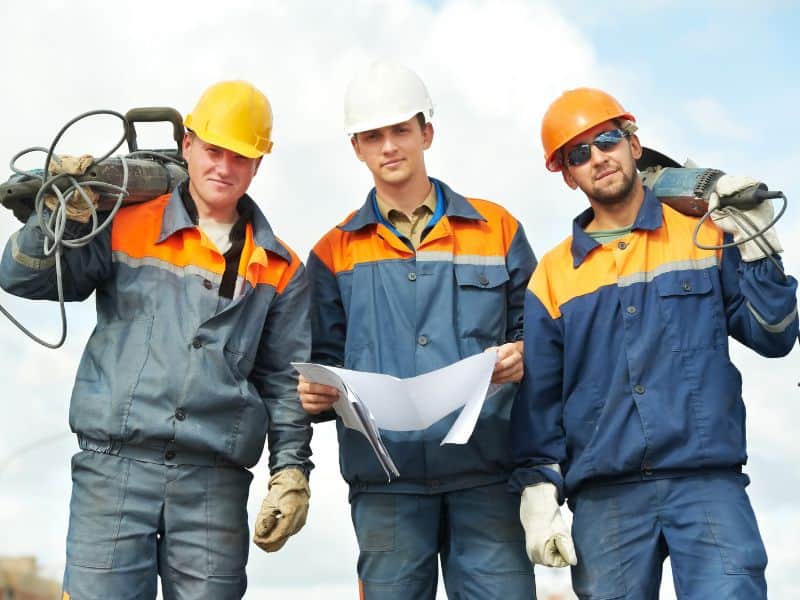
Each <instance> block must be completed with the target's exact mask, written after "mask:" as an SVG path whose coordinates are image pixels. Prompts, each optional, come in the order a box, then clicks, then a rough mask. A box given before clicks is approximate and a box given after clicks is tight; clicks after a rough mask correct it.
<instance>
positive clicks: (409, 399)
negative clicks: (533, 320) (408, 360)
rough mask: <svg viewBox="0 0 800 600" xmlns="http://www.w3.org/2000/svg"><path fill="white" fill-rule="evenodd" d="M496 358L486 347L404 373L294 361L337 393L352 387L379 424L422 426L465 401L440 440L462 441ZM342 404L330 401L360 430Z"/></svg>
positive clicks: (390, 427) (404, 427)
mask: <svg viewBox="0 0 800 600" xmlns="http://www.w3.org/2000/svg"><path fill="white" fill-rule="evenodd" d="M496 361H497V354H496V353H495V352H484V353H481V354H476V355H474V356H470V357H469V358H465V359H463V360H460V361H458V362H456V363H453V364H452V365H449V366H447V367H443V368H441V369H437V370H435V371H431V372H429V373H425V374H423V375H417V376H416V377H410V378H408V379H399V378H397V377H392V376H391V375H384V374H380V373H366V372H363V371H352V370H349V369H340V368H337V367H326V366H323V365H315V364H311V363H302V364H295V363H293V364H294V366H295V367H296V368H297V369H298V371H300V372H301V373H302V374H303V376H305V377H306V379H308V380H309V381H313V382H315V383H324V384H326V385H332V386H333V387H336V388H337V389H339V391H340V398H347V396H348V393H347V390H348V389H350V390H352V391H353V392H354V393H355V396H356V397H357V398H358V399H359V400H360V401H361V403H363V404H364V405H365V406H366V407H367V408H368V409H369V413H370V414H371V415H372V418H373V419H374V421H375V423H376V424H377V426H378V427H380V428H381V429H388V430H390V431H417V430H421V429H426V428H428V427H430V426H431V425H433V424H434V423H435V422H436V421H438V420H439V419H442V418H443V417H445V416H446V415H448V414H450V413H452V412H453V411H455V410H457V409H459V408H462V407H463V409H462V411H461V414H460V415H459V416H458V418H457V419H456V421H455V422H454V423H453V425H452V427H451V428H450V431H448V433H447V435H446V436H445V437H444V439H443V440H442V444H466V443H467V441H468V440H469V438H470V436H471V435H472V431H473V430H474V429H475V424H476V423H477V421H478V416H479V415H480V412H481V408H482V406H483V401H484V400H485V399H486V395H487V390H488V388H489V381H490V379H491V375H492V371H493V370H494V365H495V362H496ZM332 376H333V377H332ZM338 404H340V402H337V405H338ZM340 408H341V410H340V409H337V406H336V405H334V409H336V410H337V413H339V415H340V416H341V417H342V421H343V422H344V424H345V426H347V427H351V428H353V429H359V430H360V428H359V427H357V426H354V424H353V423H352V421H351V417H352V415H351V414H350V411H349V410H348V409H347V407H340Z"/></svg>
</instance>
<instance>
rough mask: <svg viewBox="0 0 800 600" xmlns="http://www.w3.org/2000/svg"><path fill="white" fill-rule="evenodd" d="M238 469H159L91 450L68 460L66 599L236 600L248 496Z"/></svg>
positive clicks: (247, 478) (242, 581)
mask: <svg viewBox="0 0 800 600" xmlns="http://www.w3.org/2000/svg"><path fill="white" fill-rule="evenodd" d="M251 480H252V474H251V473H250V472H249V471H248V470H246V469H242V468H237V467H200V466H191V465H171V466H170V465H163V464H158V463H151V462H143V461H139V460H134V459H131V458H124V457H120V456H114V455H109V454H103V453H100V452H93V451H86V450H84V451H81V452H78V453H77V454H76V455H75V456H73V458H72V500H71V502H70V517H69V533H68V534H67V566H66V570H65V573H64V592H65V594H64V597H65V598H70V600H109V599H112V598H113V599H114V600H152V599H154V598H155V597H156V587H157V579H158V575H160V576H161V585H162V590H163V597H164V598H165V600H197V599H199V598H214V599H215V600H227V599H239V598H241V597H242V596H243V595H244V592H245V589H246V587H247V577H246V575H245V564H246V563H247V553H248V549H249V537H250V536H249V530H248V525H247V495H248V491H249V488H250V482H251Z"/></svg>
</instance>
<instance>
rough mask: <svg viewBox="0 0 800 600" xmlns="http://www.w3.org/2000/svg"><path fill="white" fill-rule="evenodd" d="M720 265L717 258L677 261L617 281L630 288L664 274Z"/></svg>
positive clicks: (620, 284) (621, 285)
mask: <svg viewBox="0 0 800 600" xmlns="http://www.w3.org/2000/svg"><path fill="white" fill-rule="evenodd" d="M718 264H719V261H718V260H717V257H716V256H707V257H706V258H701V259H699V260H692V259H689V260H677V261H675V262H669V263H664V264H663V265H659V266H658V267H656V268H655V269H653V270H652V271H640V272H639V273H631V274H630V275H625V276H623V277H620V278H619V279H617V286H619V287H628V286H629V285H633V284H634V283H650V282H651V281H653V279H655V278H656V277H658V276H659V275H663V274H664V273H671V272H673V271H702V270H703V269H708V268H709V267H715V266H717V265H718Z"/></svg>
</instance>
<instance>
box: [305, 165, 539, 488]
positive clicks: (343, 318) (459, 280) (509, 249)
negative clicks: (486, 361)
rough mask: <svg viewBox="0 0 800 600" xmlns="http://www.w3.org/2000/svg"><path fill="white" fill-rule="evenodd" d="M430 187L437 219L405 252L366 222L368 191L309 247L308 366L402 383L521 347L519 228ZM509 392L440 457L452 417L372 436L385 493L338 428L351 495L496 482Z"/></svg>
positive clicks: (353, 441)
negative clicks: (392, 470) (506, 346)
mask: <svg viewBox="0 0 800 600" xmlns="http://www.w3.org/2000/svg"><path fill="white" fill-rule="evenodd" d="M434 184H435V185H436V186H437V187H438V188H439V190H440V191H441V196H442V201H443V202H444V207H443V209H444V214H443V215H442V216H441V218H439V219H437V220H436V222H435V224H434V225H433V226H432V227H431V228H430V230H429V231H428V232H427V234H426V235H425V236H424V238H423V240H422V242H421V243H420V245H419V246H418V248H417V249H416V251H415V250H414V249H413V248H411V247H410V246H409V245H408V244H407V241H406V240H404V239H401V238H399V237H398V236H397V234H396V233H395V232H393V231H392V230H390V229H389V228H388V227H387V226H386V225H385V224H384V223H383V222H382V221H381V219H380V217H379V216H378V215H377V214H376V211H375V209H374V206H373V202H372V197H373V195H374V190H373V191H372V192H370V194H369V195H368V197H367V201H366V202H365V204H364V205H363V206H362V207H361V209H360V210H358V211H356V212H354V213H352V214H351V215H350V216H348V217H347V219H345V220H344V221H343V222H342V223H341V224H340V225H338V226H337V227H336V228H334V229H332V230H331V231H330V232H328V233H327V234H326V235H325V236H324V237H323V238H322V239H321V240H320V241H319V242H318V243H317V244H316V246H315V247H314V249H313V250H312V252H311V255H310V257H309V259H308V273H309V279H310V281H311V290H312V304H311V322H312V358H313V360H314V361H316V362H321V363H324V364H328V365H334V366H344V367H345V368H347V369H355V370H359V371H370V372H374V373H386V374H389V375H393V376H395V377H412V376H414V375H419V374H421V373H426V372H428V371H432V370H434V369H438V368H441V367H444V366H447V365H449V364H452V363H454V362H456V361H458V360H460V359H462V358H466V357H468V356H472V355H474V354H477V353H479V352H482V351H483V350H485V349H486V348H488V347H490V346H495V345H500V344H503V343H506V342H513V341H518V340H521V339H522V319H523V310H524V297H525V288H526V285H527V281H528V279H529V278H530V275H531V273H532V271H533V268H534V266H535V264H536V262H535V258H534V256H533V252H532V250H531V248H530V246H529V245H528V241H527V239H526V237H525V233H524V231H523V229H522V226H521V225H520V224H519V222H518V221H517V220H516V219H514V217H512V216H511V215H510V214H509V213H508V212H507V211H506V210H505V209H503V208H502V207H500V206H498V205H497V204H494V203H491V202H488V201H486V200H475V199H467V198H464V197H463V196H461V195H459V194H457V193H455V192H454V191H452V190H451V189H450V188H449V187H447V186H446V185H444V184H443V183H441V182H439V181H435V180H434ZM517 389H518V386H517V385H513V384H507V385H504V386H502V389H501V390H500V391H499V392H497V393H496V394H494V395H492V396H490V397H489V398H488V399H487V400H486V403H485V405H484V407H483V411H482V412H481V415H480V418H479V420H478V423H477V426H476V428H475V431H474V433H473V434H472V438H471V439H470V441H469V443H467V444H465V445H452V444H451V445H446V446H441V445H440V442H441V440H442V438H443V437H444V435H445V433H446V432H447V430H448V429H449V428H450V426H451V425H452V424H453V421H454V420H455V418H456V415H455V414H453V415H450V416H448V417H445V418H444V419H442V420H440V421H439V422H437V423H435V424H433V425H432V426H431V427H429V428H428V429H426V430H424V431H415V432H395V431H382V432H381V436H382V438H383V440H384V442H385V444H386V448H387V450H388V451H389V454H390V455H391V456H392V458H393V460H394V462H395V464H396V465H397V468H398V470H399V472H400V478H399V479H396V480H393V481H392V483H391V484H387V480H386V475H385V473H384V472H383V470H382V469H381V467H380V465H379V463H378V461H377V459H376V458H375V456H374V454H373V452H372V450H371V449H370V446H369V444H368V442H367V440H366V439H364V437H363V436H362V434H360V433H358V432H356V431H353V430H350V429H347V428H345V427H344V426H343V425H342V423H341V420H340V419H337V426H338V434H339V458H340V466H341V470H342V475H343V476H344V478H345V479H346V480H347V482H348V483H349V484H350V488H351V493H356V492H359V491H382V492H386V491H391V492H400V493H403V492H406V493H437V492H443V491H449V490H454V489H463V488H468V487H473V486H477V485H484V484H488V483H496V482H501V481H505V480H507V478H508V476H509V475H510V472H511V467H512V463H511V454H510V448H509V443H508V436H509V433H510V428H509V414H510V411H511V403H512V401H513V398H514V396H515V395H516V392H517ZM331 417H332V415H331Z"/></svg>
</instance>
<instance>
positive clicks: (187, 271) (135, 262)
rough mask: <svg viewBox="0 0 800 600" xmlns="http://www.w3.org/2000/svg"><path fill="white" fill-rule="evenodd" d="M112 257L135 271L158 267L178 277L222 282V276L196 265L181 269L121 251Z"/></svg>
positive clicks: (115, 252)
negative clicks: (198, 276)
mask: <svg viewBox="0 0 800 600" xmlns="http://www.w3.org/2000/svg"><path fill="white" fill-rule="evenodd" d="M112 257H113V260H114V262H117V263H121V264H123V265H127V266H129V267H131V268H133V269H138V268H139V267H156V268H158V269H163V270H165V271H169V272H170V273H172V274H173V275H176V276H178V277H185V276H186V275H200V276H202V277H205V278H206V279H208V280H209V281H211V282H213V283H216V284H218V285H219V284H220V283H221V282H222V275H220V274H218V273H214V272H212V271H209V270H207V269H201V268H200V267H198V266H195V265H186V266H185V267H179V266H177V265H173V264H172V263H168V262H166V261H164V260H160V259H158V258H153V257H152V256H145V257H144V258H133V257H132V256H128V255H127V254H125V253H124V252H121V251H119V250H116V251H114V252H113V253H112Z"/></svg>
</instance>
